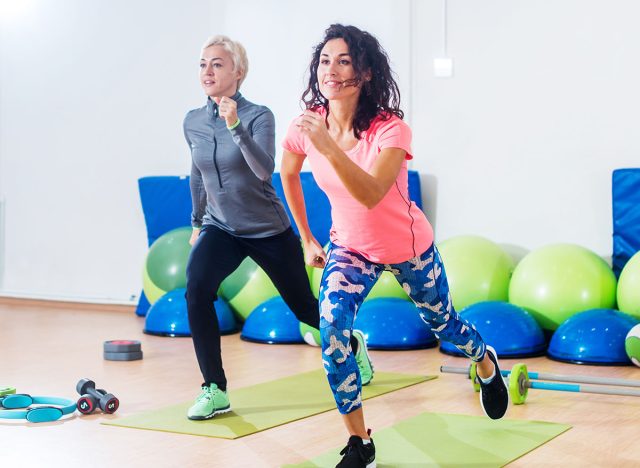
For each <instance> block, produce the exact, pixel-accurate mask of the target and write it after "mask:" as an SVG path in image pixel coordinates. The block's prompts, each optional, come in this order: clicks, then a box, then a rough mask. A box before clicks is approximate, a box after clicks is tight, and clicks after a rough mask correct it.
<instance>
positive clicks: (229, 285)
mask: <svg viewBox="0 0 640 468" xmlns="http://www.w3.org/2000/svg"><path fill="white" fill-rule="evenodd" d="M258 268H259V267H258V264H257V263H256V262H255V261H254V260H253V259H252V258H251V257H246V258H245V259H244V260H243V261H242V263H240V265H239V266H238V268H236V269H235V270H234V271H233V273H231V274H230V275H229V276H227V277H226V278H225V279H224V281H222V284H221V285H220V291H219V293H220V295H221V296H222V297H223V298H225V299H226V300H227V301H230V300H231V299H233V298H234V297H236V295H237V294H238V293H239V292H240V291H241V290H242V288H244V287H245V286H246V284H247V283H248V282H249V280H250V279H251V277H252V276H253V275H254V274H255V272H256V271H257V270H258Z"/></svg>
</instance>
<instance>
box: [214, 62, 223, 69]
mask: <svg viewBox="0 0 640 468" xmlns="http://www.w3.org/2000/svg"><path fill="white" fill-rule="evenodd" d="M213 66H214V67H215V68H222V64H221V63H214V64H213Z"/></svg>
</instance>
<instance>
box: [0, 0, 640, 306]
mask: <svg viewBox="0 0 640 468" xmlns="http://www.w3.org/2000/svg"><path fill="white" fill-rule="evenodd" d="M31 3H32V8H31V10H29V11H27V12H24V13H23V15H22V16H21V17H16V18H14V19H13V20H12V21H10V22H8V21H2V19H0V27H2V31H1V33H0V34H1V36H0V198H2V197H4V198H5V200H6V216H5V217H6V226H5V258H4V259H0V264H1V263H2V261H4V284H2V285H0V286H2V287H3V289H4V291H5V293H7V292H9V293H14V294H23V295H46V296H67V297H75V298H80V299H82V298H85V299H87V298H96V299H99V300H128V299H129V297H130V296H131V295H135V294H137V293H138V292H139V289H140V286H141V280H140V277H139V276H140V274H139V272H140V268H141V265H142V261H143V258H144V255H145V252H146V242H145V241H146V235H145V228H144V222H143V218H142V214H141V209H140V203H139V199H138V193H137V185H136V181H137V178H138V177H141V176H144V175H156V174H183V173H186V172H187V171H188V154H187V151H186V146H185V144H184V142H183V138H182V130H181V122H182V118H183V116H184V113H185V111H186V110H187V109H189V108H193V107H197V106H199V105H201V103H202V102H203V99H202V97H201V91H200V89H199V86H198V81H197V58H198V57H197V54H198V49H199V46H200V45H201V43H202V42H203V40H204V39H205V38H206V37H207V36H208V35H209V34H212V33H214V32H223V33H227V34H229V35H231V36H232V37H234V38H237V39H238V40H240V41H242V42H243V43H244V44H245V46H246V48H247V50H248V53H249V58H250V62H251V64H250V73H249V76H248V78H247V80H246V82H245V84H243V89H242V91H243V93H244V95H245V96H246V97H247V98H248V99H250V100H252V101H254V102H257V103H261V104H266V105H268V106H270V107H271V109H272V110H273V111H274V113H275V114H276V118H277V138H278V141H280V140H281V139H282V137H283V135H284V132H285V131H286V127H287V125H288V123H289V121H290V120H291V118H293V117H294V116H295V115H296V114H297V113H298V112H299V109H300V108H299V97H300V94H301V92H302V90H303V87H304V81H303V76H304V73H305V71H306V68H307V65H308V60H309V57H310V54H311V50H312V46H313V45H315V44H316V43H317V42H318V41H319V40H320V39H321V37H322V32H323V30H324V29H325V28H326V27H327V26H328V25H329V24H330V23H332V22H335V21H341V22H345V23H352V24H355V25H358V26H360V27H362V28H365V29H368V30H370V31H371V32H373V33H374V34H375V35H376V36H377V37H378V38H379V39H380V41H381V42H382V44H383V45H384V46H385V48H386V49H387V51H388V53H389V55H390V56H391V59H392V61H393V65H394V68H395V71H396V72H397V74H398V75H399V81H400V84H401V91H402V98H403V107H404V109H405V111H407V114H408V121H409V122H410V124H411V125H412V127H413V130H414V153H415V155H416V159H415V161H414V163H413V167H412V168H413V169H416V170H418V171H420V172H421V173H422V174H423V183H424V184H425V186H424V187H423V190H424V192H425V200H424V202H425V205H426V207H427V212H428V214H429V215H430V216H431V218H432V221H433V222H434V224H435V226H436V234H437V237H438V239H445V238H448V237H451V236H454V235H458V234H465V233H473V234H479V235H484V236H486V237H489V238H491V239H493V240H495V241H497V242H501V243H508V244H514V245H516V246H520V247H523V248H525V249H532V248H535V247H537V246H540V245H543V244H547V243H551V242H575V243H579V244H581V245H584V246H585V247H588V248H590V249H593V250H594V251H596V252H597V253H599V254H601V255H605V256H606V255H608V254H610V251H611V238H610V236H611V197H610V189H611V187H610V179H611V170H612V169H613V168H616V167H629V166H639V165H640V152H639V151H638V150H639V149H640V148H639V147H640V142H639V141H638V139H637V137H636V135H637V133H638V128H637V127H638V124H637V122H638V115H637V109H639V108H640V92H639V91H638V83H639V82H640V80H639V78H640V77H639V74H640V65H638V61H637V58H636V55H637V44H638V43H640V30H639V29H638V28H637V27H636V25H635V23H634V18H637V17H638V15H639V14H640V4H638V3H637V2H634V1H633V0H626V1H622V0H615V1H605V0H560V1H552V0H546V1H536V2H530V1H524V0H518V1H516V0H486V1H481V2H480V1H477V0H449V2H448V23H447V24H448V52H449V55H450V56H451V57H453V58H454V77H453V78H451V79H437V78H433V68H432V63H433V58H434V57H435V56H440V55H441V54H442V52H441V49H442V1H440V0H403V1H398V2H388V1H383V0H375V1H364V0H357V1H350V2H345V1H335V0H331V1H328V2H323V3H322V4H319V3H318V2H306V1H300V0H281V1H272V2H266V1H258V0H251V1H248V0H236V1H234V2H225V3H222V2H217V1H211V0H188V1H182V2H179V3H178V2H172V3H158V2H151V1H150V0H138V1H135V2H124V1H121V0H118V1H110V2H99V1H97V0H92V1H84V2H82V1H80V0H61V1H57V2H47V1H45V0H41V1H37V0H33V1H32V2H31ZM0 238H2V233H0ZM1 253H2V250H0V254H1ZM0 278H1V275H0Z"/></svg>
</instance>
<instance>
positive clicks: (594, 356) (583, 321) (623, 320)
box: [547, 309, 638, 365]
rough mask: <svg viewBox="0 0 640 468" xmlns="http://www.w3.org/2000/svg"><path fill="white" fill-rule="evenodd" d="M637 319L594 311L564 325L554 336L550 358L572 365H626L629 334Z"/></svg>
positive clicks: (615, 312) (582, 313)
mask: <svg viewBox="0 0 640 468" xmlns="http://www.w3.org/2000/svg"><path fill="white" fill-rule="evenodd" d="M636 324H638V319H636V318H634V317H632V316H630V315H627V314H624V313H622V312H619V311H617V310H613V309H591V310H586V311H584V312H580V313H578V314H576V315H574V316H572V317H570V318H568V319H567V320H566V321H564V322H563V323H562V324H561V325H560V326H559V327H558V329H557V330H556V332H555V333H554V334H553V337H552V338H551V342H550V343H549V349H548V350H547V355H548V356H549V357H550V358H551V359H555V360H556V361H563V362H571V363H573V364H608V365H627V364H631V360H630V359H629V356H627V353H626V351H625V348H624V340H625V338H626V337H627V333H629V330H631V329H632V328H633V327H634V326H635V325H636Z"/></svg>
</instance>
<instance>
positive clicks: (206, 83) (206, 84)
mask: <svg viewBox="0 0 640 468" xmlns="http://www.w3.org/2000/svg"><path fill="white" fill-rule="evenodd" d="M214 84H216V82H215V81H211V80H206V81H204V85H205V86H212V85H214Z"/></svg>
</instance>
